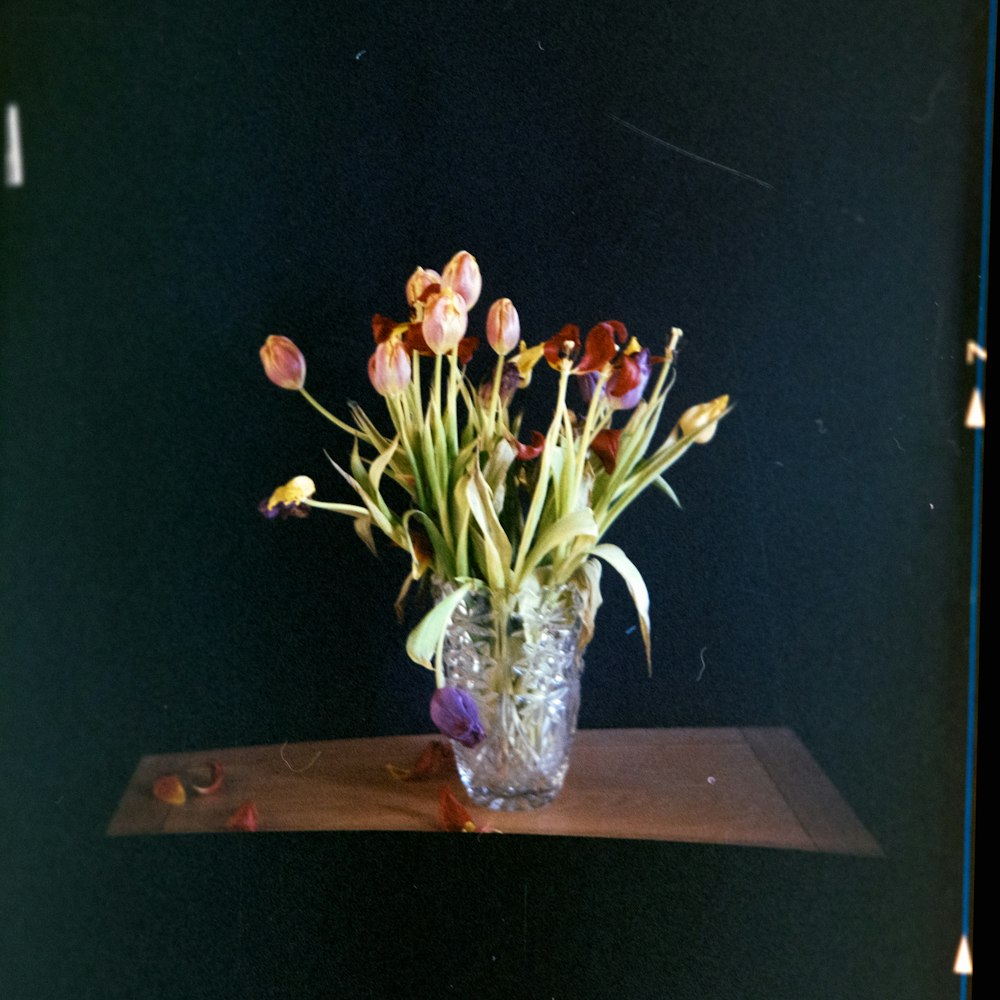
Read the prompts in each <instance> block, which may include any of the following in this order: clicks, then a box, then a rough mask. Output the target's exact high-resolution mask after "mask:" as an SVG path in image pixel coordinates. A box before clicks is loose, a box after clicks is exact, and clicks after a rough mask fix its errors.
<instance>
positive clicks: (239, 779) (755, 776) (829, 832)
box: [108, 728, 880, 855]
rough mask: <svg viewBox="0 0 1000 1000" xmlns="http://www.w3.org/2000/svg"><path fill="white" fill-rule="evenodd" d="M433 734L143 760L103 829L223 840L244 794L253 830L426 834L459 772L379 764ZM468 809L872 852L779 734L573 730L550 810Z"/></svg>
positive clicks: (614, 833) (550, 830)
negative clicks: (169, 793)
mask: <svg viewBox="0 0 1000 1000" xmlns="http://www.w3.org/2000/svg"><path fill="white" fill-rule="evenodd" d="M433 738H434V737H433V736H431V735H421V736H391V737H379V738H373V739H360V740H331V741H325V742H315V743H296V744H288V745H285V746H280V745H275V746H256V747H240V748H230V749H216V750H206V751H204V752H198V753H177V754H155V755H151V756H147V757H143V758H142V760H140V762H139V765H138V767H137V768H136V771H135V774H134V775H133V777H132V780H131V781H130V783H129V785H128V787H127V788H126V790H125V793H124V795H123V797H122V800H121V803H120V805H119V807H118V810H117V812H116V813H115V816H114V817H113V819H112V820H111V823H110V825H109V827H108V834H109V835H111V836H129V835H136V834H159V833H221V832H225V829H226V820H227V818H228V817H229V816H230V814H231V813H232V812H233V810H234V809H236V808H237V806H239V805H240V804H241V803H243V802H245V801H247V800H253V801H254V802H255V803H256V805H257V808H258V810H259V813H260V829H261V830H262V831H293V830H408V831H426V832H434V831H437V830H439V826H438V820H437V800H438V790H439V788H440V787H441V785H442V784H447V785H448V786H449V787H450V788H451V789H452V791H453V792H454V793H455V794H456V796H457V797H458V799H459V801H462V802H466V803H467V800H466V798H465V795H464V792H462V790H461V785H460V783H459V781H458V777H457V775H454V774H452V775H451V776H450V777H449V778H436V779H431V780H429V781H400V780H398V779H397V778H394V777H393V776H392V775H391V774H390V772H389V769H388V768H387V766H386V765H388V764H395V765H397V766H400V767H408V766H410V765H411V764H412V763H413V762H414V761H415V760H416V758H417V756H418V755H419V754H420V752H421V750H422V749H423V748H424V747H425V746H426V744H427V742H428V741H429V740H430V739H433ZM212 760H217V761H219V762H220V763H222V764H223V766H224V767H225V769H226V774H225V779H224V782H223V786H222V788H221V789H220V790H219V792H218V793H217V794H215V795H209V796H189V798H188V801H187V802H186V803H185V804H184V805H182V806H170V805H166V804H165V803H162V802H159V801H158V800H157V799H155V798H154V797H153V794H152V785H153V782H154V781H155V780H156V778H158V777H160V776H161V775H164V774H171V773H176V774H179V775H180V776H181V777H182V779H183V780H184V781H185V783H186V784H188V785H190V784H191V783H192V782H195V783H203V782H205V781H206V780H207V777H208V766H207V765H208V762H209V761H212ZM469 810H470V812H471V813H472V816H473V818H474V820H475V822H476V823H477V824H481V825H487V824H488V825H490V826H495V827H498V828H499V829H500V830H502V831H503V832H504V833H506V834H513V833H523V834H548V835H553V836H569V837H609V838H619V839H639V840H671V841H686V842H691V843H711V844H735V845H745V846H758V847H776V848H790V849H795V850H802V851H827V852H834V853H843V854H863V855H877V854H879V853H880V851H879V847H878V844H877V843H876V842H875V840H874V839H873V838H872V837H871V835H870V834H869V833H868V832H867V831H866V830H865V829H864V827H863V826H862V824H861V823H860V822H859V821H858V819H857V817H856V816H855V815H854V813H853V812H852V811H851V809H850V807H849V806H848V805H847V803H846V802H844V800H843V799H842V798H841V796H840V795H839V793H838V792H837V790H836V789H835V788H834V787H833V785H832V784H831V783H830V782H829V780H828V779H827V778H826V776H825V775H824V774H823V772H822V770H821V769H820V768H819V766H818V765H817V764H816V762H815V761H814V760H813V759H812V757H811V756H810V754H809V752H808V751H807V750H806V748H805V747H804V746H803V745H802V743H801V742H800V741H799V740H798V738H797V737H796V736H795V734H794V733H793V732H791V730H788V729H784V728H758V729H745V730H741V729H735V728H734V729H606V730H585V731H582V732H580V733H578V734H577V737H576V743H575V745H574V747H573V755H572V763H571V766H570V772H569V776H568V777H567V779H566V786H565V788H564V789H563V792H562V794H561V795H560V796H559V798H558V799H556V801H555V802H553V803H552V804H551V805H549V806H547V807H545V808H544V809H539V810H534V811H530V812H521V813H499V812H491V811H489V810H486V809H480V808H477V807H474V806H469Z"/></svg>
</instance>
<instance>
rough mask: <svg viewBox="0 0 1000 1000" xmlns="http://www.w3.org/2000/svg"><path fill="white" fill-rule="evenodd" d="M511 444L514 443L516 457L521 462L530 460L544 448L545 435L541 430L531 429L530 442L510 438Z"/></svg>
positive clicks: (536, 456)
mask: <svg viewBox="0 0 1000 1000" xmlns="http://www.w3.org/2000/svg"><path fill="white" fill-rule="evenodd" d="M511 444H513V445H514V450H515V451H516V452H517V457H518V458H519V459H520V460H521V461H522V462H530V461H531V460H532V459H535V458H538V456H539V455H541V453H542V450H543V449H544V448H545V435H544V434H543V433H542V432H541V431H532V432H531V444H521V442H520V441H518V440H517V439H516V438H511Z"/></svg>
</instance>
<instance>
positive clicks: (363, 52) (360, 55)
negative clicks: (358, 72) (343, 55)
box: [354, 49, 368, 61]
mask: <svg viewBox="0 0 1000 1000" xmlns="http://www.w3.org/2000/svg"><path fill="white" fill-rule="evenodd" d="M367 51H368V50H367V49H360V50H359V51H357V52H355V53H354V59H355V61H357V60H359V59H360V58H361V57H362V56H363V55H364V54H365V53H366V52H367Z"/></svg>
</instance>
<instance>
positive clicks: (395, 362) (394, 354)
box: [368, 337, 413, 396]
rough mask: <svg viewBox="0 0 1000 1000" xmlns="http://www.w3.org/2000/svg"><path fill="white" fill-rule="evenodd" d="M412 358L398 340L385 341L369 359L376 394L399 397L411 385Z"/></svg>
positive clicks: (369, 376)
mask: <svg viewBox="0 0 1000 1000" xmlns="http://www.w3.org/2000/svg"><path fill="white" fill-rule="evenodd" d="M412 371H413V369H412V367H411V365H410V356H409V354H407V353H406V348H405V347H404V346H403V342H402V341H401V340H399V339H398V338H395V337H393V338H390V339H389V340H386V341H383V342H382V343H381V344H379V345H378V347H376V348H375V353H374V354H373V355H372V356H371V357H370V358H369V359H368V378H370V379H371V383H372V385H373V386H375V390H376V392H379V393H380V394H381V395H383V396H398V395H399V394H400V393H401V392H403V390H404V389H406V387H407V386H408V385H409V384H410V375H411V374H412Z"/></svg>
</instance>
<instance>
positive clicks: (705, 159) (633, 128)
mask: <svg viewBox="0 0 1000 1000" xmlns="http://www.w3.org/2000/svg"><path fill="white" fill-rule="evenodd" d="M608 117H609V118H610V119H611V120H612V121H613V122H617V123H618V124H619V125H621V126H622V127H623V128H627V129H628V130H629V131H630V132H635V134H636V135H641V136H645V137H646V138H647V139H650V140H651V141H653V142H657V143H659V144H660V145H661V146H666V147H667V149H672V150H673V151H674V152H675V153H680V154H681V156H687V157H690V158H691V159H692V160H697V161H698V162H699V163H707V164H708V165H709V166H710V167H718V168H719V169H720V170H725V171H726V173H727V174H733V175H734V176H736V177H742V178H743V180H745V181H752V182H753V183H754V184H759V185H760V186H761V187H763V188H767V189H768V191H773V190H774V185H773V184H768V183H767V181H762V180H761V179H760V178H759V177H754V176H753V175H752V174H745V173H743V171H742V170H736V169H735V168H734V167H727V166H726V165H725V164H724V163H718V162H716V161H715V160H710V159H708V157H706V156H699V155H698V154H697V153H692V152H691V150H689V149H681V147H680V146H675V145H674V144H673V143H672V142H667V140H666V139H661V138H660V137H659V136H658V135H653V133H652V132H647V131H645V129H641V128H639V127H638V126H637V125H633V124H632V123H631V122H627V121H625V120H624V119H623V118H619V117H618V116H617V115H608Z"/></svg>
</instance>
